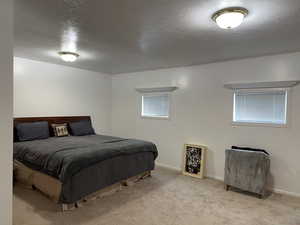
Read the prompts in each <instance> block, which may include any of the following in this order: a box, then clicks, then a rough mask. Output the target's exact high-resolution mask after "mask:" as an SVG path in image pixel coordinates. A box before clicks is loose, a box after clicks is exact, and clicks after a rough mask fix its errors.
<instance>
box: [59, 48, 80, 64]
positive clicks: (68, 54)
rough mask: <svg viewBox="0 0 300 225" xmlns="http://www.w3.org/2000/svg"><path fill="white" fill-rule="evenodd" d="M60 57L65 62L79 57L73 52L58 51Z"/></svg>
mask: <svg viewBox="0 0 300 225" xmlns="http://www.w3.org/2000/svg"><path fill="white" fill-rule="evenodd" d="M58 54H59V55H60V58H61V59H62V60H63V61H65V62H74V61H76V59H77V58H78V57H79V54H77V53H75V52H64V51H63V52H59V53H58Z"/></svg>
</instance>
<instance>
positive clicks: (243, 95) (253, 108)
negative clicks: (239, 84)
mask: <svg viewBox="0 0 300 225" xmlns="http://www.w3.org/2000/svg"><path fill="white" fill-rule="evenodd" d="M287 97H288V91H287V89H265V90H261V89H256V90H254V89H252V90H235V92H234V104H233V123H234V124H241V125H243V124H246V125H247V124H262V125H275V126H284V125H286V124H287V100H288V98H287Z"/></svg>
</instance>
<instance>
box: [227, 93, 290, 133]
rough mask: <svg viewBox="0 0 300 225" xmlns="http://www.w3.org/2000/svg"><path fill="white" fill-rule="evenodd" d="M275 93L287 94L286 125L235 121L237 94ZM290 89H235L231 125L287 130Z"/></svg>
mask: <svg viewBox="0 0 300 225" xmlns="http://www.w3.org/2000/svg"><path fill="white" fill-rule="evenodd" d="M274 91H284V92H285V123H283V124H281V123H266V122H250V121H245V122H243V121H235V107H236V105H235V96H236V93H237V92H244V93H259V92H261V93H268V92H274ZM290 92H291V89H290V88H259V89H258V88H257V89H235V90H234V91H233V97H232V100H233V102H232V103H233V104H232V105H233V107H232V109H233V111H232V121H231V124H232V125H233V126H252V127H260V126H261V127H278V128H286V127H288V125H289V118H290V116H289V112H290V109H289V108H290V106H289V104H290V95H291V94H290Z"/></svg>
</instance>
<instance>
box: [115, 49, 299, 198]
mask: <svg viewBox="0 0 300 225" xmlns="http://www.w3.org/2000/svg"><path fill="white" fill-rule="evenodd" d="M295 79H300V53H295V54H286V55H277V56H266V57H260V58H251V59H245V60H238V61H229V62H223V63H215V64H207V65H200V66H193V67H184V68H173V69H165V70H156V71H146V72H137V73H131V74H120V75H116V76H113V82H112V93H113V97H112V99H113V105H112V131H113V134H114V135H118V136H125V137H133V138H141V139H145V140H150V141H153V142H155V143H156V144H157V146H158V150H159V158H158V162H159V163H162V164H165V165H168V166H171V167H175V168H180V167H181V163H182V150H183V144H184V143H197V144H204V145H207V146H208V147H209V153H208V161H207V174H208V175H209V176H213V177H217V178H222V177H223V175H224V174H223V168H224V150H225V149H226V148H228V147H230V146H231V145H242V146H244V145H245V146H251V147H258V148H265V149H267V150H268V151H269V152H270V153H271V154H272V156H271V172H272V175H273V176H274V186H275V188H277V189H281V190H284V191H288V192H292V193H296V194H299V195H300V179H299V174H300V163H299V159H300V147H299V146H300V116H299V115H300V104H299V102H300V86H299V87H295V88H294V89H293V90H292V102H291V103H292V104H291V110H290V122H291V124H290V125H289V127H288V128H272V127H246V126H239V127H233V126H232V125H231V121H232V92H231V91H230V90H227V89H225V88H223V85H224V83H228V82H240V81H242V82H243V81H250V82H251V81H275V80H295ZM164 85H176V86H179V87H180V89H179V90H177V91H175V92H174V93H173V96H172V108H171V110H172V113H171V119H170V120H155V119H143V118H141V117H139V115H138V111H139V109H138V107H139V104H138V102H139V95H138V93H136V91H135V90H134V89H135V88H136V87H153V86H164Z"/></svg>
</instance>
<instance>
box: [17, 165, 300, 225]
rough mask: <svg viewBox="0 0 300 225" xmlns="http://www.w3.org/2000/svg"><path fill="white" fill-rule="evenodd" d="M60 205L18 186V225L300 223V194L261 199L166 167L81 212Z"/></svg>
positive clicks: (237, 224)
mask: <svg viewBox="0 0 300 225" xmlns="http://www.w3.org/2000/svg"><path fill="white" fill-rule="evenodd" d="M59 210H60V208H59V207H58V206H57V205H56V204H54V203H52V202H51V201H50V200H48V199H47V198H46V197H44V196H43V195H42V194H41V193H39V192H36V191H33V190H27V189H24V188H22V187H20V186H18V185H17V186H16V187H15V189H14V225H79V224H82V225H83V224H85V225H102V224H103V225H142V224H144V225H160V224H161V225H185V224H187V225H194V224H195V225H196V224H197V225H201V224H203V225H225V224H226V225H227V224H228V225H300V199H299V198H292V197H287V196H282V195H277V194H276V195H271V196H269V197H268V198H267V199H265V200H260V199H258V198H256V197H254V196H251V195H249V194H248V195H247V194H242V193H238V192H235V191H229V192H226V191H225V190H224V189H223V184H222V183H221V182H218V181H215V180H211V179H205V180H198V179H195V178H191V177H186V176H182V175H179V174H176V173H175V172H173V171H169V170H166V169H157V170H156V171H155V172H154V173H153V177H152V178H147V179H145V180H143V181H140V182H139V183H137V184H135V185H134V186H130V187H125V188H124V189H123V190H122V191H120V192H117V193H115V194H113V195H110V196H106V197H103V198H101V199H97V200H94V201H90V202H88V203H86V204H85V205H84V206H83V207H81V208H78V209H76V210H75V211H69V212H65V213H62V212H60V211H59Z"/></svg>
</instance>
